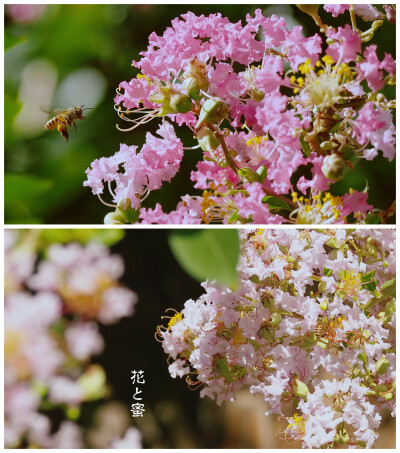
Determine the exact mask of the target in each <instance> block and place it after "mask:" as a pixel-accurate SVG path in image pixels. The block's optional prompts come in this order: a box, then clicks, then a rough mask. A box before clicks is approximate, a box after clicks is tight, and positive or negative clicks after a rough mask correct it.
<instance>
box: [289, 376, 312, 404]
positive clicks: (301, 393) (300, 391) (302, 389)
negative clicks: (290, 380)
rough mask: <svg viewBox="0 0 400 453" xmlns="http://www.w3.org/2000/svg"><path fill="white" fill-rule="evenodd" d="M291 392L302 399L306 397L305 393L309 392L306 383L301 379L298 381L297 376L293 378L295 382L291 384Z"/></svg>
mask: <svg viewBox="0 0 400 453" xmlns="http://www.w3.org/2000/svg"><path fill="white" fill-rule="evenodd" d="M293 392H294V394H295V395H296V396H298V397H299V398H303V399H306V398H307V395H308V394H309V393H310V391H309V390H308V387H307V385H306V384H305V383H304V382H303V381H300V379H299V378H296V379H295V384H294V385H293Z"/></svg>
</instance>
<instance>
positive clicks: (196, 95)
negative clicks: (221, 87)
mask: <svg viewBox="0 0 400 453" xmlns="http://www.w3.org/2000/svg"><path fill="white" fill-rule="evenodd" d="M182 88H183V89H184V90H185V91H186V93H187V94H188V96H189V97H190V98H191V99H193V100H195V101H199V100H200V99H201V98H202V97H203V95H202V94H201V91H200V90H202V91H205V92H207V90H208V80H207V78H206V77H196V76H190V77H188V78H187V79H185V80H184V81H183V83H182Z"/></svg>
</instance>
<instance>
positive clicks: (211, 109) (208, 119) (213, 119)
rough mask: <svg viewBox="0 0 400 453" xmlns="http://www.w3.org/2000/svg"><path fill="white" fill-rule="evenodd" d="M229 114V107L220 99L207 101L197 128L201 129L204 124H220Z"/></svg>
mask: <svg viewBox="0 0 400 453" xmlns="http://www.w3.org/2000/svg"><path fill="white" fill-rule="evenodd" d="M228 112H229V106H228V104H226V103H225V102H223V101H221V100H219V99H207V100H206V101H205V102H204V104H203V106H202V108H201V111H200V115H199V121H198V122H197V124H196V126H195V128H196V129H199V128H200V127H201V126H202V125H203V124H204V123H218V122H219V121H221V120H223V119H224V118H225V117H226V116H227V114H228Z"/></svg>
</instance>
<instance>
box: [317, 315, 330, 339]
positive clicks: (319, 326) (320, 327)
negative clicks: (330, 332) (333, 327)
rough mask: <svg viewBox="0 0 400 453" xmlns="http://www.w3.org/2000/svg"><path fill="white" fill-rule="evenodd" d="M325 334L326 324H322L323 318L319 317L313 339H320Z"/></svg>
mask: <svg viewBox="0 0 400 453" xmlns="http://www.w3.org/2000/svg"><path fill="white" fill-rule="evenodd" d="M326 333H327V324H326V323H325V322H324V318H323V316H321V315H319V316H318V319H317V325H316V326H315V337H316V338H322V337H324V336H325V335H326Z"/></svg>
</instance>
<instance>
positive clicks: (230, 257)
mask: <svg viewBox="0 0 400 453" xmlns="http://www.w3.org/2000/svg"><path fill="white" fill-rule="evenodd" d="M168 239H169V245H170V247H171V250H172V252H173V254H174V255H175V258H176V259H177V261H178V262H179V264H180V265H181V266H182V267H183V269H185V271H186V272H187V273H188V274H189V275H191V276H192V277H193V278H195V279H196V280H199V281H204V280H206V279H210V280H214V279H215V280H216V281H217V282H218V283H220V284H224V285H228V286H229V287H230V288H232V289H235V288H236V286H237V281H238V278H237V272H236V266H237V263H238V259H239V237H238V233H237V231H236V230H231V229H224V228H223V229H202V230H197V229H196V230H174V231H173V232H172V233H171V234H170V236H169V238H168Z"/></svg>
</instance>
